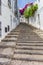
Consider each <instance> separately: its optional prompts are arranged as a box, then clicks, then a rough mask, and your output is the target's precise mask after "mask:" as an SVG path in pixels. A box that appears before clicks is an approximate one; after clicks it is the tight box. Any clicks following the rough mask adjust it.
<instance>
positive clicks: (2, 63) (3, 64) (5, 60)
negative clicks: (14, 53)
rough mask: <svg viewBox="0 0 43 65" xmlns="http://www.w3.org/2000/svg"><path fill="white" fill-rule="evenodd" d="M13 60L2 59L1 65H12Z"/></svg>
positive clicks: (0, 60)
mask: <svg viewBox="0 0 43 65" xmlns="http://www.w3.org/2000/svg"><path fill="white" fill-rule="evenodd" d="M10 62H11V59H7V58H0V65H10Z"/></svg>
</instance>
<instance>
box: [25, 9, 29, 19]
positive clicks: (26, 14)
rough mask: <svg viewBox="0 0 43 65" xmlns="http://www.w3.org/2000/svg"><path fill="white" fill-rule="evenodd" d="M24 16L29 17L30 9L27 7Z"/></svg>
mask: <svg viewBox="0 0 43 65" xmlns="http://www.w3.org/2000/svg"><path fill="white" fill-rule="evenodd" d="M24 17H25V18H29V15H28V9H25V11H24Z"/></svg>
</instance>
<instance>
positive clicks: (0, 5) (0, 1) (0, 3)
mask: <svg viewBox="0 0 43 65" xmlns="http://www.w3.org/2000/svg"><path fill="white" fill-rule="evenodd" d="M0 14H1V0H0Z"/></svg>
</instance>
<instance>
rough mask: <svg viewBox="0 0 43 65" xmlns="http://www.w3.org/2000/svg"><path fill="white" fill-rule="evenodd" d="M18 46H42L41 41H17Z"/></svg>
mask: <svg viewBox="0 0 43 65" xmlns="http://www.w3.org/2000/svg"><path fill="white" fill-rule="evenodd" d="M17 45H18V46H43V43H17Z"/></svg>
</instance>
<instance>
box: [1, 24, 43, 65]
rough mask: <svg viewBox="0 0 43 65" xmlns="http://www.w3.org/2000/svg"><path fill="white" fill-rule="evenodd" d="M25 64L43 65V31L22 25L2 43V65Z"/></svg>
mask: <svg viewBox="0 0 43 65" xmlns="http://www.w3.org/2000/svg"><path fill="white" fill-rule="evenodd" d="M31 62H32V63H31ZM29 63H30V64H29ZM24 64H25V65H43V31H41V30H39V29H37V28H35V27H33V26H30V25H27V24H24V23H20V25H19V26H18V27H17V28H16V29H15V30H12V31H11V32H10V33H9V34H8V35H7V36H6V37H5V38H4V39H3V40H2V42H1V43H0V65H24Z"/></svg>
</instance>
